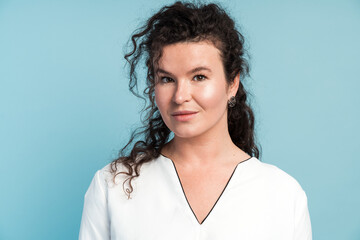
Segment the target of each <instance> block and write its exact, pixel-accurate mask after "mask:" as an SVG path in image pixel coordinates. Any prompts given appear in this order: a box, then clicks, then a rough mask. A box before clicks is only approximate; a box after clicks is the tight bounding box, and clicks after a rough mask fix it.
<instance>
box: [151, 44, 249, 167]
mask: <svg viewBox="0 0 360 240" xmlns="http://www.w3.org/2000/svg"><path fill="white" fill-rule="evenodd" d="M199 68H203V69H200V70H197V71H194V69H195V70H196V69H199ZM205 68H206V69H205ZM158 69H159V71H157V74H156V85H155V101H156V104H157V106H158V108H159V110H160V113H161V116H162V118H163V120H164V122H165V124H166V125H167V126H168V128H169V129H170V130H171V131H172V132H174V134H175V137H174V139H173V140H172V141H170V143H169V144H167V145H165V147H164V152H165V151H166V152H167V153H168V154H170V152H171V155H172V156H174V159H175V158H177V159H182V161H181V163H179V164H182V165H184V166H189V167H190V166H192V168H194V167H196V166H201V167H204V166H206V165H209V166H210V165H213V164H214V163H221V164H224V161H226V160H224V159H227V160H228V161H231V160H232V159H233V157H232V156H233V155H235V156H238V157H239V156H240V158H241V157H242V158H243V157H245V158H246V154H245V153H244V152H243V151H242V150H241V149H239V148H238V147H237V146H236V145H234V144H233V142H232V141H231V138H230V135H229V132H228V124H227V102H228V100H229V99H230V97H231V96H235V94H236V92H237V89H238V86H239V75H237V76H236V77H235V79H234V82H233V84H232V85H228V84H227V82H226V77H225V72H224V68H223V64H222V60H221V57H220V51H219V50H218V49H217V48H216V47H215V46H214V45H213V44H212V43H211V42H208V41H201V42H181V43H176V44H171V45H167V46H165V47H164V48H163V51H162V57H161V58H160V60H159V68H158ZM179 110H191V111H196V112H197V114H196V115H195V117H194V118H192V119H191V120H190V121H186V122H180V121H178V120H176V119H175V118H174V117H173V116H172V115H171V114H172V113H174V112H176V111H179ZM240 160H241V159H237V160H235V162H239V161H240Z"/></svg>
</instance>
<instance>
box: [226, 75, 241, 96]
mask: <svg viewBox="0 0 360 240" xmlns="http://www.w3.org/2000/svg"><path fill="white" fill-rule="evenodd" d="M239 82H240V73H238V74H236V76H235V78H234V81H233V82H232V83H231V85H230V86H229V88H228V94H229V97H231V96H235V95H236V93H237V90H238V89H239Z"/></svg>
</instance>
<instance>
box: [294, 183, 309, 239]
mask: <svg viewBox="0 0 360 240" xmlns="http://www.w3.org/2000/svg"><path fill="white" fill-rule="evenodd" d="M294 240H312V230H311V222H310V215H309V210H308V204H307V196H306V194H305V192H304V190H302V189H301V191H299V193H298V196H297V199H296V203H295V232H294Z"/></svg>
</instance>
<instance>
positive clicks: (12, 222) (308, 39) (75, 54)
mask: <svg viewBox="0 0 360 240" xmlns="http://www.w3.org/2000/svg"><path fill="white" fill-rule="evenodd" d="M164 3H171V1H156V2H155V1H148V0H141V1H131V2H129V1H122V2H121V1H110V0H107V1H95V0H94V1H39V0H34V1H4V0H2V1H1V0H0V164H1V165H0V166H1V167H0V239H9V240H10V239H76V238H77V237H78V231H79V226H80V220H81V213H82V207H83V197H84V194H85V191H86V189H87V187H88V186H89V184H90V181H91V178H92V177H93V174H94V173H95V171H96V170H97V169H99V168H101V167H103V166H104V165H106V164H107V163H109V162H110V161H111V160H112V159H113V158H114V157H115V156H116V154H117V152H118V150H119V149H120V147H121V146H123V144H124V143H126V141H127V139H128V137H129V134H130V132H131V130H132V129H134V127H135V126H137V124H136V123H137V122H139V111H140V109H141V106H142V105H141V104H142V102H141V101H139V100H137V99H136V98H135V97H133V96H132V95H131V94H130V93H129V92H128V89H127V77H126V72H125V70H124V61H123V57H122V56H123V53H124V45H125V44H126V42H127V40H128V38H129V37H130V35H131V32H132V31H133V30H134V29H135V28H136V27H138V26H140V23H141V22H143V21H144V20H145V19H146V18H147V17H149V16H150V15H151V14H152V13H154V11H155V10H157V9H158V8H159V7H160V6H162V5H163V4H164ZM223 6H224V7H226V8H228V10H229V12H230V14H231V15H232V16H233V17H234V18H235V19H236V20H237V22H238V23H240V25H241V27H242V31H243V33H244V34H245V36H246V39H247V40H248V43H249V46H250V54H251V66H252V69H251V73H252V78H248V79H247V81H248V84H247V86H248V87H249V88H250V91H251V92H252V93H253V95H254V98H253V107H254V110H255V113H256V120H257V125H256V126H257V131H258V138H259V141H260V143H261V145H262V149H263V155H262V160H263V161H264V162H267V163H271V164H275V165H277V166H278V167H280V168H281V169H283V170H285V171H286V172H288V173H289V174H290V175H292V176H294V177H295V178H296V179H297V180H298V181H299V182H300V184H301V185H302V187H303V189H304V190H305V191H306V193H307V195H308V201H309V210H310V215H311V221H312V227H313V237H314V239H317V240H332V239H334V240H339V239H354V240H355V239H360V217H359V214H360V190H359V185H360V174H359V170H360V161H359V160H360V158H359V156H358V150H359V149H360V141H359V133H360V131H359V130H360V128H359V123H360V110H359V109H360V108H359V104H360V94H359V90H360V83H359V82H360V81H359V80H360V79H359V75H360V72H359V69H360V68H359V66H360V51H359V49H360V47H359V45H360V2H359V1H351V0H346V1H344V0H343V1H309V0H308V1H301V2H300V1H299V2H296V1H250V0H249V1H235V0H232V1H226V2H225V1H224V4H223Z"/></svg>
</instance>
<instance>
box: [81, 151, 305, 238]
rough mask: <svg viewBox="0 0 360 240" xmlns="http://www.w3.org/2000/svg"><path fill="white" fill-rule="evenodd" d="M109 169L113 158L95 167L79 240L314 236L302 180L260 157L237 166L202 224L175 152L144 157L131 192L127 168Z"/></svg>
mask: <svg viewBox="0 0 360 240" xmlns="http://www.w3.org/2000/svg"><path fill="white" fill-rule="evenodd" d="M109 169H110V164H108V165H106V166H105V167H104V168H102V169H101V170H98V171H97V172H96V174H95V176H94V178H93V179H92V182H91V184H90V186H89V188H88V190H87V192H86V194H85V198H84V208H83V214H82V219H81V226H80V234H79V239H80V240H85V239H86V240H91V239H119V240H135V239H136V240H137V239H139V240H151V239H153V240H162V239H163V240H170V239H171V240H177V239H179V240H215V239H216V240H232V239H242V240H270V239H271V240H291V239H292V240H311V239H312V233H311V223H310V216H309V211H308V206H307V197H306V194H305V192H304V191H303V189H302V188H301V186H300V185H299V183H298V182H297V181H296V180H295V179H294V178H293V177H291V176H290V175H288V174H287V173H285V172H284V171H282V170H280V169H279V168H277V167H275V166H273V165H270V164H266V163H263V162H260V161H259V160H258V159H257V158H255V157H252V158H250V159H248V160H245V161H243V162H241V163H239V164H238V165H237V166H236V167H235V169H234V171H233V173H232V175H231V177H230V178H229V180H228V183H227V185H226V186H225V188H224V190H223V192H222V194H221V195H220V196H219V198H218V200H217V201H216V203H215V204H214V206H213V208H212V209H211V211H210V212H209V214H208V215H207V217H206V218H205V219H204V221H203V222H202V223H199V222H198V221H197V218H196V217H195V215H194V213H193V211H192V209H191V207H190V205H189V203H188V201H187V199H186V196H185V194H184V191H183V188H182V185H181V182H180V179H179V177H178V174H177V171H176V168H175V164H174V162H173V161H172V160H171V159H169V158H167V157H165V156H163V155H160V156H159V157H158V158H156V159H154V160H153V161H151V162H148V163H145V164H143V165H142V167H141V170H140V176H139V177H137V178H134V180H133V181H132V185H133V187H134V191H133V192H132V193H131V198H130V199H128V197H127V195H126V194H125V192H124V191H123V185H122V183H123V180H124V179H125V175H124V174H119V175H118V177H117V179H116V183H117V184H114V183H113V182H112V175H111V174H110V172H109ZM124 170H125V171H126V168H124V167H123V166H122V167H118V171H124ZM120 176H123V177H120ZM125 186H126V185H125Z"/></svg>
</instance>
